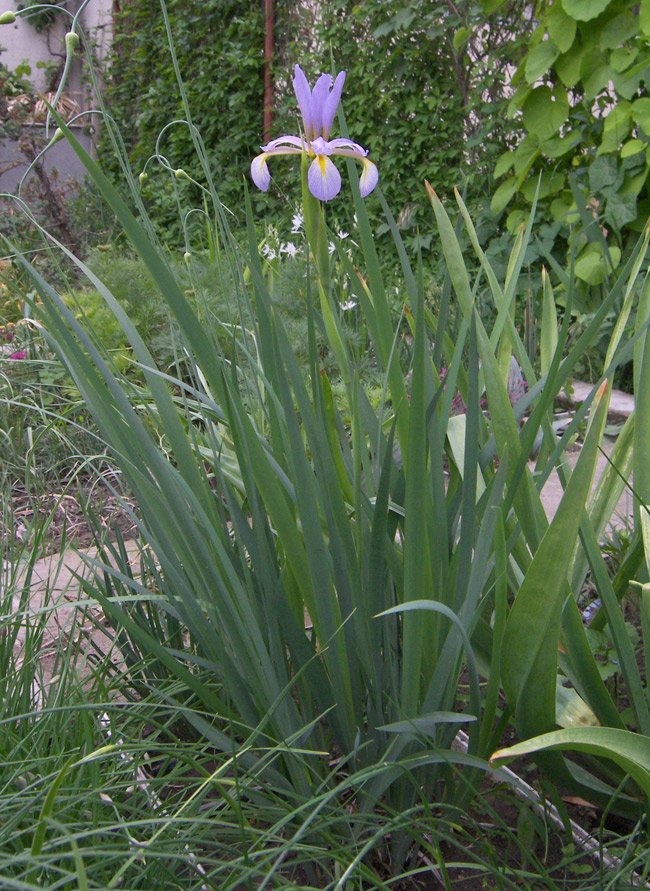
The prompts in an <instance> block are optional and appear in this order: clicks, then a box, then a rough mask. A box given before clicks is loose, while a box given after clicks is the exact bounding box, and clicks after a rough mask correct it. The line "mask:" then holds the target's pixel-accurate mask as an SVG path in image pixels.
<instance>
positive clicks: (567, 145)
mask: <svg viewBox="0 0 650 891" xmlns="http://www.w3.org/2000/svg"><path fill="white" fill-rule="evenodd" d="M583 138H584V137H583V136H582V134H581V133H580V131H579V130H570V131H569V132H568V133H566V134H565V135H564V136H553V137H551V139H546V140H545V141H544V142H543V143H542V144H541V146H540V149H541V151H542V154H543V155H546V157H547V158H561V157H562V156H563V155H566V154H567V152H570V151H571V149H573V148H575V147H576V146H577V145H578V144H579V143H580V142H581V141H582V139H583Z"/></svg>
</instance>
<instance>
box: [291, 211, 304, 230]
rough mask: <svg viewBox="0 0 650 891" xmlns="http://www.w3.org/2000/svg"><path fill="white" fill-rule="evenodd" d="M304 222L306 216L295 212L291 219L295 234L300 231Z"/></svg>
mask: <svg viewBox="0 0 650 891" xmlns="http://www.w3.org/2000/svg"><path fill="white" fill-rule="evenodd" d="M303 222H304V217H303V215H302V214H301V213H294V215H293V217H292V219H291V231H292V232H293V234H294V235H295V234H296V232H300V230H301V229H302V224H303Z"/></svg>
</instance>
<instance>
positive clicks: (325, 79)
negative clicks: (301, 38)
mask: <svg viewBox="0 0 650 891" xmlns="http://www.w3.org/2000/svg"><path fill="white" fill-rule="evenodd" d="M344 83H345V71H340V72H339V73H338V74H337V76H336V78H335V80H334V83H332V78H331V76H330V75H329V74H321V76H320V77H319V78H318V80H317V81H316V83H315V85H314V89H313V90H312V89H311V88H310V86H309V81H308V80H307V78H306V77H305V74H304V72H303V70H302V68H301V67H300V65H296V67H295V72H294V79H293V88H294V91H295V93H296V99H297V100H298V105H299V107H300V113H301V115H302V123H303V128H304V136H303V137H302V138H301V137H298V136H280V137H278V138H277V139H272V140H271V141H270V142H268V143H267V144H266V145H263V146H262V154H261V155H258V156H257V158H254V159H253V161H252V163H251V178H252V180H253V182H254V183H255V185H256V186H257V187H258V188H260V189H262V191H264V192H266V191H267V189H268V187H269V185H270V182H271V175H270V173H269V169H268V164H267V161H268V159H269V158H270V157H271V156H272V155H294V154H302V153H305V154H306V155H307V156H308V157H309V158H310V159H311V163H310V165H309V170H308V172H307V183H308V185H309V190H310V192H311V193H312V195H314V197H316V198H318V199H319V200H320V201H329V200H331V199H332V198H334V197H335V196H336V195H338V193H339V191H340V189H341V174H340V173H339V171H338V170H337V169H336V167H335V166H334V164H333V163H332V161H331V159H330V156H331V155H343V156H345V157H347V158H354V159H356V160H357V161H361V163H362V165H363V171H362V173H361V179H360V181H359V188H360V190H361V195H362V196H363V197H364V198H365V197H366V195H369V194H370V193H371V192H372V190H373V189H374V188H375V186H376V185H377V182H378V179H379V174H378V173H377V168H376V167H375V165H374V164H373V163H372V161H369V160H368V159H367V157H366V156H367V154H368V152H367V151H366V149H364V148H363V146H361V145H359V144H358V143H356V142H352V140H350V139H344V138H338V139H332V140H331V141H328V137H329V133H330V130H331V128H332V124H333V123H334V117H335V115H336V110H337V108H338V105H339V102H340V100H341V93H342V91H343V84H344Z"/></svg>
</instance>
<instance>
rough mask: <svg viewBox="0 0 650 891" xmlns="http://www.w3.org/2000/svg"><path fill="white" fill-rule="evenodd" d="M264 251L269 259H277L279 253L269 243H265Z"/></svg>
mask: <svg viewBox="0 0 650 891" xmlns="http://www.w3.org/2000/svg"><path fill="white" fill-rule="evenodd" d="M262 253H263V254H264V256H265V257H266V259H267V260H275V258H276V256H277V254H276V253H275V251H274V250H273V248H271V247H269V246H268V244H265V245H264V247H263V248H262Z"/></svg>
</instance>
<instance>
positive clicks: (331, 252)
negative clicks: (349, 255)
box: [327, 241, 336, 254]
mask: <svg viewBox="0 0 650 891" xmlns="http://www.w3.org/2000/svg"><path fill="white" fill-rule="evenodd" d="M327 250H328V251H329V252H330V254H333V253H334V251H335V250H336V248H335V247H334V242H333V241H330V243H329V244H328V246H327Z"/></svg>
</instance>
